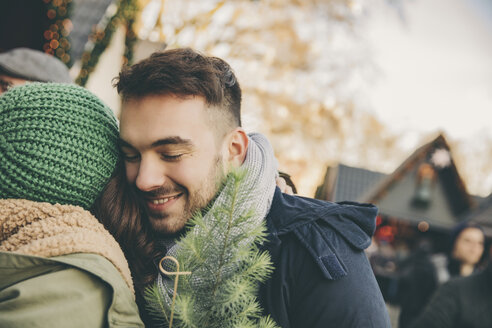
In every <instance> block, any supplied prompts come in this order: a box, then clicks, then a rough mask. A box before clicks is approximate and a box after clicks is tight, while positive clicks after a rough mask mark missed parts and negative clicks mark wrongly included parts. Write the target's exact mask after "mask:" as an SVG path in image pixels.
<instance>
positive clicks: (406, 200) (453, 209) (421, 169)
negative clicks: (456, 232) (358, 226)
mask: <svg viewBox="0 0 492 328" xmlns="http://www.w3.org/2000/svg"><path fill="white" fill-rule="evenodd" d="M361 201H364V202H369V203H373V204H376V205H377V206H378V207H379V213H380V215H383V216H386V217H391V218H395V219H399V220H407V221H410V222H415V223H419V222H427V223H428V224H429V225H430V226H431V227H434V228H450V227H452V226H453V225H455V224H456V223H457V222H459V221H460V220H461V218H462V216H463V214H464V213H466V212H468V211H469V210H470V209H471V208H472V207H473V205H474V203H473V200H472V198H471V197H470V196H469V194H468V192H467V191H466V187H465V185H464V183H463V180H462V179H461V177H460V176H459V173H458V171H457V169H456V166H455V163H454V161H453V158H452V155H451V150H450V147H449V145H448V143H447V141H446V139H445V137H444V136H443V135H439V136H438V137H437V138H435V139H434V140H432V141H431V142H429V143H427V144H425V145H424V146H422V147H420V148H419V149H417V150H416V151H415V152H414V153H413V154H412V155H411V156H410V157H409V158H408V159H407V160H406V161H404V162H403V164H402V165H400V167H398V168H397V169H396V170H395V171H394V172H393V173H392V174H391V175H389V176H387V177H386V178H385V179H383V180H382V181H381V182H380V183H379V184H378V185H376V186H374V188H372V189H371V190H369V191H368V192H367V193H366V194H365V195H364V196H363V197H362V198H361Z"/></svg>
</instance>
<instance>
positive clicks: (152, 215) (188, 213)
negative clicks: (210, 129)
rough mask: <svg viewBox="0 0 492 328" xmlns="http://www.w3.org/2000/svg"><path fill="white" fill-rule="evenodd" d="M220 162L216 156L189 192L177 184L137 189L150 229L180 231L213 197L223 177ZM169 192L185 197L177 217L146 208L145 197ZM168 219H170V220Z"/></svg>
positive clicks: (154, 196)
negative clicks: (145, 189)
mask: <svg viewBox="0 0 492 328" xmlns="http://www.w3.org/2000/svg"><path fill="white" fill-rule="evenodd" d="M221 163H222V157H221V156H217V157H216V158H215V161H214V164H213V165H212V167H211V169H210V172H209V173H208V175H207V177H206V179H205V180H204V181H203V183H202V184H201V185H200V186H199V187H198V188H197V189H195V191H193V192H191V193H190V191H189V190H188V189H187V188H186V187H184V186H182V185H179V184H166V185H163V186H161V187H160V188H158V189H156V190H152V191H149V192H142V191H140V190H138V189H137V193H138V194H139V198H140V200H141V206H142V207H143V209H144V211H145V213H146V215H147V217H148V219H149V222H150V224H151V227H152V230H154V232H156V233H158V234H163V235H173V234H177V233H180V232H181V231H182V229H183V228H184V227H185V226H186V223H187V222H188V221H189V219H190V218H191V217H192V216H193V215H194V214H195V213H196V212H197V211H201V210H203V209H204V208H206V207H207V205H208V204H209V203H210V201H211V200H213V199H214V197H215V195H216V193H217V191H218V189H219V186H220V183H221V182H222V180H223V179H224V174H223V169H222V165H221ZM169 194H182V196H180V197H186V203H185V204H184V208H183V211H182V213H179V214H178V217H174V218H171V215H172V214H171V215H170V213H163V212H153V211H151V210H150V209H149V208H148V206H147V205H146V203H145V201H143V200H144V199H145V198H158V197H159V196H160V195H169ZM170 220H172V221H171V222H170Z"/></svg>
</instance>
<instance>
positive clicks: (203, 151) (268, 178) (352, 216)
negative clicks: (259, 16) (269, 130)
mask: <svg viewBox="0 0 492 328" xmlns="http://www.w3.org/2000/svg"><path fill="white" fill-rule="evenodd" d="M116 86H117V88H118V92H119V93H120V95H121V96H122V97H123V106H122V111H121V118H120V119H121V124H120V138H121V150H122V153H123V156H124V161H125V171H126V179H127V181H128V182H129V183H130V185H131V186H132V187H133V188H132V190H133V191H134V192H135V195H136V197H137V198H138V200H139V203H140V204H141V207H142V208H143V210H144V212H145V213H146V215H145V217H146V218H147V220H148V221H145V219H144V221H142V225H145V224H147V223H148V224H149V226H150V230H151V231H152V233H153V234H154V236H155V238H158V239H160V240H163V241H164V242H163V243H161V244H164V246H165V247H169V245H172V240H173V239H176V238H178V236H179V235H180V234H181V233H183V231H184V228H185V225H186V223H187V221H188V220H189V219H190V217H191V216H192V214H193V213H194V212H195V211H197V210H200V209H203V208H205V207H208V206H211V205H212V204H213V203H214V202H215V201H216V199H217V198H216V196H217V195H216V194H217V192H218V187H217V184H216V180H217V178H218V177H222V176H224V175H225V173H227V171H228V170H229V169H230V168H231V167H239V166H244V165H245V164H246V163H248V164H247V165H248V166H247V167H248V168H249V165H253V168H254V169H258V168H261V169H260V170H259V173H258V176H259V178H257V179H256V180H255V181H256V182H255V183H254V188H255V190H254V192H252V193H251V197H253V198H254V199H255V203H256V204H257V205H258V208H259V210H260V211H263V212H262V213H263V214H262V215H263V216H262V217H264V218H265V220H266V223H267V227H268V232H269V237H268V241H267V242H266V243H264V245H263V247H264V249H265V250H267V251H268V252H269V253H270V255H271V257H272V262H273V265H274V267H275V269H274V272H273V274H272V276H271V278H270V279H269V280H268V281H267V282H266V283H265V284H263V285H262V286H261V290H260V294H259V300H260V303H261V305H262V307H263V310H264V312H265V313H267V314H270V315H271V316H272V318H273V319H274V320H275V321H276V322H277V323H278V324H279V325H280V326H281V327H327V326H333V327H378V328H381V327H389V326H390V324H389V319H388V315H387V312H386V308H385V304H384V301H383V299H382V296H381V293H380V291H379V288H378V286H377V283H376V280H375V278H374V275H373V273H372V271H371V268H370V266H369V263H368V261H367V258H366V257H365V255H364V252H363V250H364V248H366V247H367V246H368V245H369V244H370V241H371V235H372V233H373V231H374V228H375V220H374V219H375V215H376V211H377V210H376V208H375V207H374V206H372V205H362V204H355V203H345V204H333V203H328V202H322V201H318V200H314V199H308V198H302V197H295V196H291V195H285V194H282V193H281V192H280V191H279V189H278V188H277V189H275V179H274V175H273V174H271V173H272V172H273V169H272V168H274V167H275V166H274V165H268V164H269V163H271V162H272V161H274V158H273V153H272V154H269V153H268V151H265V149H268V147H264V146H265V145H264V143H265V142H266V141H265V140H264V139H262V138H258V137H257V136H252V137H248V135H247V134H246V133H245V131H244V130H243V129H242V128H241V119H240V107H241V89H240V87H239V84H238V82H237V80H236V77H235V75H234V73H233V72H232V70H231V68H230V66H229V65H228V64H227V63H226V62H224V61H223V60H221V59H219V58H215V57H207V56H203V55H201V54H198V53H196V52H195V51H193V50H191V49H175V50H169V51H164V52H161V53H155V54H153V55H152V56H151V57H150V58H147V59H145V60H143V61H141V62H140V63H138V64H136V65H134V66H132V67H130V68H129V69H126V70H123V71H122V72H121V73H120V76H119V79H118V81H117V83H116ZM254 149H262V154H263V155H265V156H263V157H261V158H262V161H263V162H264V163H258V164H254V163H253V164H251V163H250V162H251V161H250V155H251V153H252V152H253V150H254ZM255 152H256V150H255ZM263 164H265V165H263ZM263 171H264V172H263ZM119 239H120V241H121V240H122V239H124V238H119ZM123 243H125V242H124V241H123ZM166 245H167V246H166ZM129 246H130V245H126V246H124V248H125V249H128V248H129ZM133 260H137V259H130V262H132V261H133ZM153 276H154V277H155V276H157V270H154V273H153ZM137 284H138V282H137Z"/></svg>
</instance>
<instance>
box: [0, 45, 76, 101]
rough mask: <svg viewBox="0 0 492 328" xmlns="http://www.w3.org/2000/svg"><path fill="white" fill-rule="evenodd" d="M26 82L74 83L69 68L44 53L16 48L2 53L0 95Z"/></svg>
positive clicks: (0, 54)
mask: <svg viewBox="0 0 492 328" xmlns="http://www.w3.org/2000/svg"><path fill="white" fill-rule="evenodd" d="M26 82H56V83H72V78H71V77H70V74H69V70H68V67H67V66H66V65H65V64H64V63H63V62H62V61H61V60H59V59H58V58H56V57H54V56H52V55H49V54H46V53H44V52H41V51H38V50H34V49H29V48H15V49H11V50H8V51H6V52H3V53H0V94H1V93H2V92H5V91H7V89H8V88H10V87H13V86H16V85H22V84H24V83H26Z"/></svg>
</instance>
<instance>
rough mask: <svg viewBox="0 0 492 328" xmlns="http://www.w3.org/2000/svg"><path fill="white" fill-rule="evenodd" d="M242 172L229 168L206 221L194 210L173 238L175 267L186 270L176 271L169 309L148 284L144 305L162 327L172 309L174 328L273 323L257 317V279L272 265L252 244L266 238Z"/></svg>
mask: <svg viewBox="0 0 492 328" xmlns="http://www.w3.org/2000/svg"><path fill="white" fill-rule="evenodd" d="M246 174H247V172H246V171H245V170H234V171H232V172H231V173H229V174H228V176H227V178H226V179H225V183H224V185H223V187H222V188H221V194H222V195H225V201H224V202H223V204H222V203H221V204H219V205H221V206H214V207H211V208H209V209H208V211H207V219H206V220H205V219H204V216H203V215H202V213H197V214H195V215H194V216H193V218H192V219H191V220H190V226H191V229H190V230H189V231H188V232H187V234H186V235H185V236H184V237H183V238H182V239H181V240H180V241H178V247H177V254H176V259H177V260H178V262H179V265H180V271H190V272H191V274H190V275H182V276H179V281H178V282H179V286H178V289H177V293H176V301H175V304H174V309H171V307H172V305H173V304H172V302H171V301H170V299H171V298H170V296H169V295H166V293H165V292H164V294H163V292H162V291H161V289H160V288H159V287H158V286H157V284H154V285H153V286H150V287H149V288H147V290H146V295H145V299H146V301H147V305H148V309H149V310H150V312H151V314H153V315H154V317H155V318H156V319H157V320H158V321H159V322H161V323H162V326H163V327H168V326H169V322H170V317H171V311H172V310H174V319H173V323H172V326H173V327H174V328H224V327H238V328H239V327H244V328H246V327H261V328H275V327H277V325H276V323H275V322H274V321H273V320H272V319H271V318H270V317H264V316H262V309H261V307H260V305H259V303H258V301H257V298H256V295H257V292H258V286H259V283H261V282H264V281H265V280H266V279H267V278H268V277H269V275H270V274H271V272H272V270H273V267H272V264H271V261H270V255H269V254H268V253H267V252H261V251H260V250H259V249H258V247H257V244H258V243H261V242H263V241H264V240H265V237H266V228H265V223H264V220H258V218H257V217H255V215H254V212H253V211H252V210H248V209H245V207H247V206H244V204H248V197H249V196H250V190H248V188H245V187H244V184H242V181H243V180H244V179H245V176H246ZM241 205H243V206H241ZM170 278H171V279H176V276H172V277H170ZM171 297H172V296H171Z"/></svg>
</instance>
